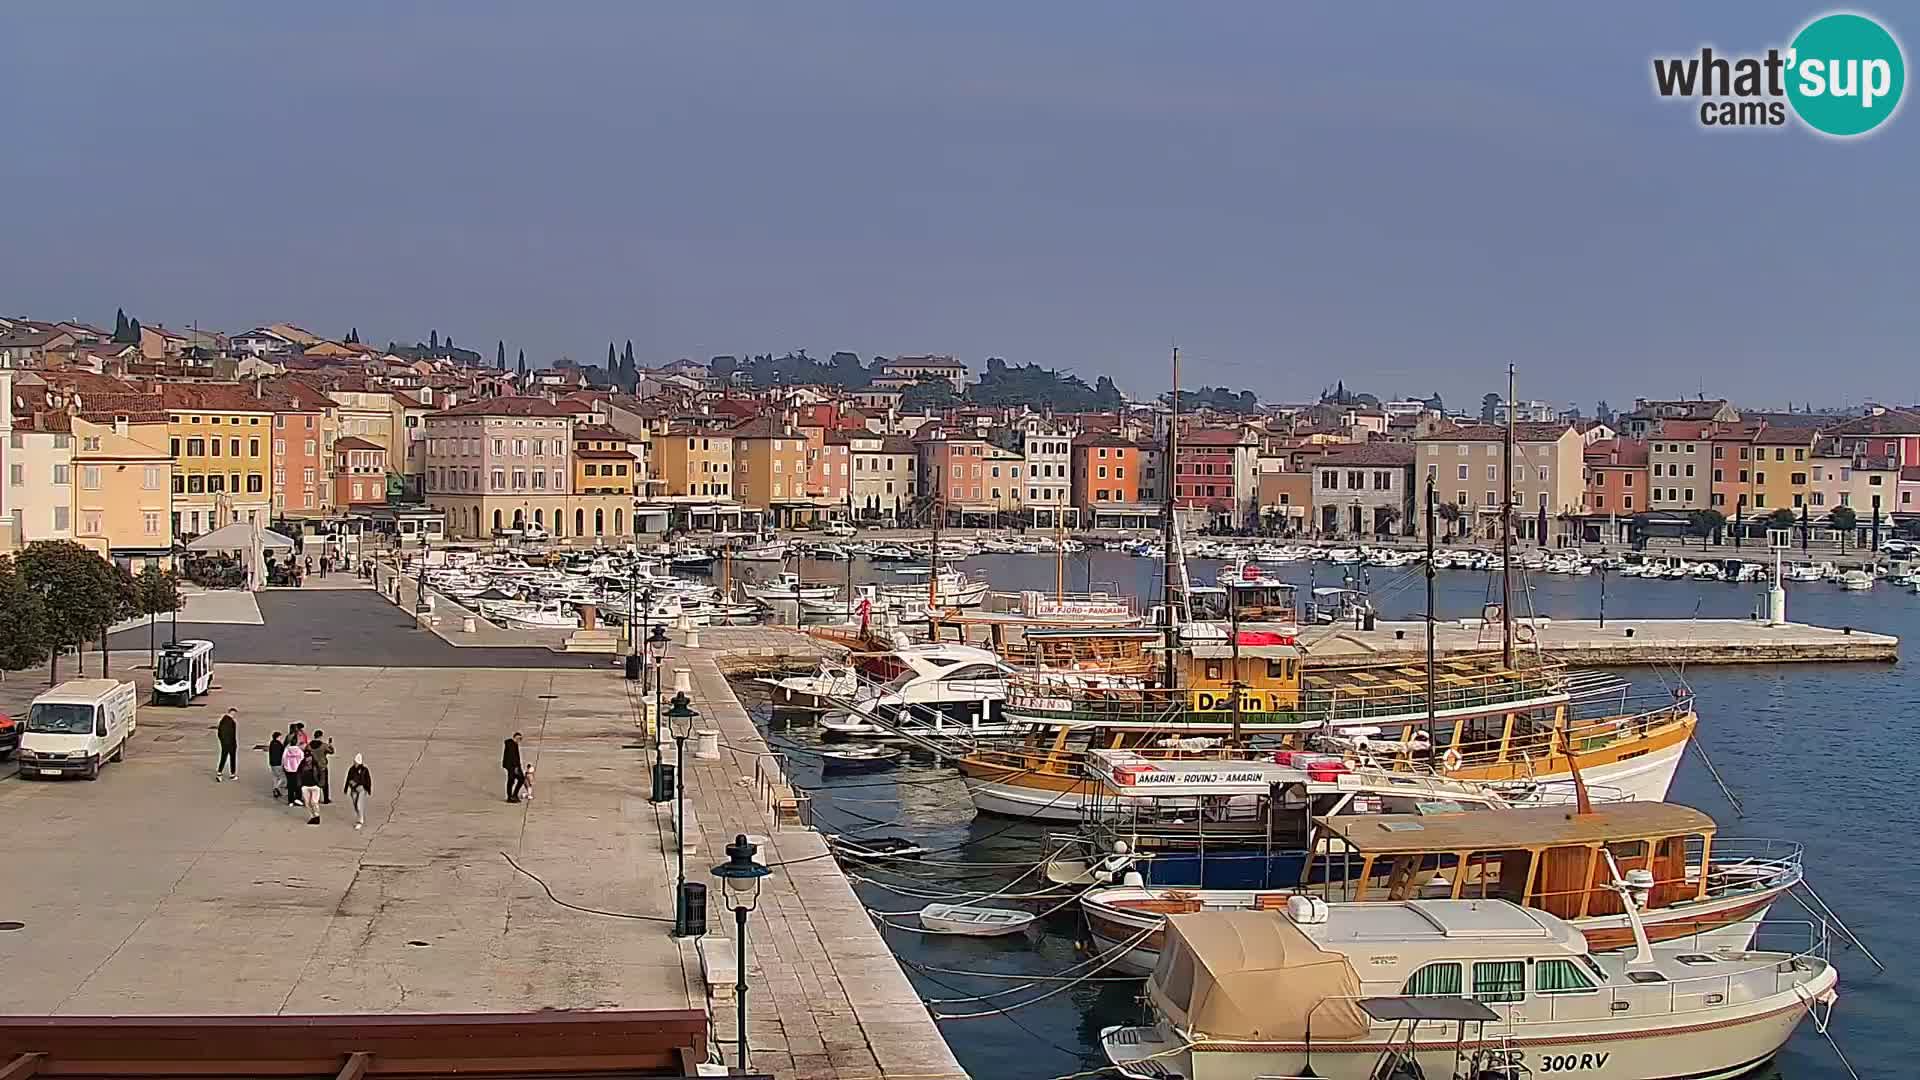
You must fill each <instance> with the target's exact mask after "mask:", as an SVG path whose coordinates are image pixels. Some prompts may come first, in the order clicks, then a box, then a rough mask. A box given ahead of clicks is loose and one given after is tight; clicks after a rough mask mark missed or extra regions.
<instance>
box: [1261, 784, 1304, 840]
mask: <svg viewBox="0 0 1920 1080" xmlns="http://www.w3.org/2000/svg"><path fill="white" fill-rule="evenodd" d="M1311 801H1312V800H1310V799H1309V798H1308V797H1307V785H1305V784H1275V785H1273V788H1272V789H1271V791H1270V792H1269V794H1268V798H1267V822H1268V832H1269V833H1270V834H1271V836H1272V841H1271V843H1272V844H1273V846H1275V847H1280V848H1304V847H1306V846H1307V839H1308V835H1309V831H1310V830H1311V828H1312V824H1313V823H1312V819H1311V818H1310V817H1309V816H1308V813H1307V809H1308V806H1309V805H1310V803H1311Z"/></svg>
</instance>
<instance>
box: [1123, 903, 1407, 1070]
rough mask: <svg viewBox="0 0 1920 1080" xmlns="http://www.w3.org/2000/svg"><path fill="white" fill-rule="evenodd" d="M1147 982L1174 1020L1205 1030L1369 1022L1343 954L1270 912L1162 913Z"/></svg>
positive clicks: (1349, 1032) (1249, 1034)
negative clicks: (1156, 960) (1162, 937)
mask: <svg viewBox="0 0 1920 1080" xmlns="http://www.w3.org/2000/svg"><path fill="white" fill-rule="evenodd" d="M1147 992H1148V994H1149V995H1150V996H1151V997H1152V998H1153V1002H1154V1004H1155V1005H1156V1006H1158V1007H1159V1009H1160V1011H1161V1012H1162V1013H1163V1014H1164V1015H1165V1016H1166V1017H1167V1019H1168V1020H1170V1021H1172V1022H1173V1023H1174V1025H1175V1026H1177V1027H1179V1028H1180V1029H1182V1030H1184V1031H1186V1032H1189V1033H1191V1034H1194V1035H1205V1036H1206V1037H1207V1038H1208V1039H1215V1040H1247V1041H1253V1042H1280V1041H1292V1040H1298V1039H1303V1038H1305V1037H1306V1036H1307V1034H1308V1032H1309V1031H1311V1032H1312V1034H1313V1035H1314V1037H1316V1038H1320V1039H1329V1040H1340V1039H1357V1038H1359V1037H1361V1036H1362V1035H1365V1034H1366V1033H1367V1032H1368V1030H1369V1029H1370V1028H1371V1026H1372V1025H1371V1024H1370V1023H1369V1021H1368V1020H1367V1015H1366V1013H1365V1012H1363V1011H1362V1010H1361V1008H1360V1006H1359V1003H1358V1000H1357V999H1358V998H1359V995H1360V979H1359V977H1358V976H1356V975H1355V974H1354V971H1353V967H1352V966H1351V965H1349V964H1348V963H1347V960H1346V958H1345V957H1343V956H1341V955H1340V954H1338V953H1332V952H1328V951H1326V950H1325V949H1322V948H1321V947H1320V946H1319V945H1316V944H1315V943H1314V942H1313V941H1312V940H1311V939H1309V938H1308V937H1307V935H1306V934H1304V933H1302V932H1301V930H1300V928H1299V927H1297V926H1295V925H1294V924H1293V922H1292V921H1291V920H1288V919H1285V918H1280V917H1278V916H1276V915H1275V914H1274V913H1273V912H1263V911H1211V912H1200V913H1196V914H1192V915H1173V916H1169V917H1168V919H1167V943H1166V946H1165V947H1164V948H1163V949H1161V951H1160V964H1159V966H1158V967H1157V968H1155V969H1154V973H1153V979H1152V981H1151V982H1149V983H1148V984H1147Z"/></svg>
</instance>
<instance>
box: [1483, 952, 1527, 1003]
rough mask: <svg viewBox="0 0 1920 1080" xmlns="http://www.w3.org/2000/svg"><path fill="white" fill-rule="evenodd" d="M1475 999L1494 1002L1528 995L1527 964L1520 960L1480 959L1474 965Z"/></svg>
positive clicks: (1517, 999)
mask: <svg viewBox="0 0 1920 1080" xmlns="http://www.w3.org/2000/svg"><path fill="white" fill-rule="evenodd" d="M1473 996H1474V998H1475V1000H1478V1001H1481V1002H1485V1003H1489V1004H1494V1003H1498V1002H1502V1001H1520V1000H1523V999H1525V998H1526V996H1527V965H1525V964H1523V963H1521V962H1520V961H1518V960H1480V961H1476V962H1475V963H1474V965H1473Z"/></svg>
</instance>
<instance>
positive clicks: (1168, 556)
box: [1160, 345, 1180, 690]
mask: <svg viewBox="0 0 1920 1080" xmlns="http://www.w3.org/2000/svg"><path fill="white" fill-rule="evenodd" d="M1179 478H1180V346H1178V345H1175V346H1174V347H1173V412H1172V415H1171V417H1170V418H1169V420H1168V423H1167V467H1166V484H1167V497H1166V502H1165V505H1164V506H1163V507H1162V509H1161V512H1160V513H1161V518H1160V544H1161V547H1162V548H1163V549H1164V550H1163V552H1162V556H1161V567H1160V577H1161V580H1162V583H1163V584H1162V588H1161V599H1160V602H1161V604H1162V606H1163V607H1164V608H1165V615H1164V616H1163V617H1164V619H1165V621H1166V626H1165V628H1164V631H1163V636H1164V637H1165V639H1166V640H1165V646H1166V653H1167V666H1166V679H1165V685H1166V687H1167V688H1168V689H1169V690H1171V689H1172V688H1173V685H1174V677H1173V632H1174V630H1173V610H1174V608H1173V605H1174V594H1175V589H1174V585H1173V564H1174V560H1175V558H1176V555H1175V554H1174V542H1173V541H1174V527H1173V514H1174V509H1175V507H1177V506H1178V505H1179V503H1178V501H1177V500H1176V499H1175V498H1174V492H1175V491H1177V490H1178V481H1179Z"/></svg>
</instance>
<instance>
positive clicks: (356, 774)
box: [347, 754, 373, 829]
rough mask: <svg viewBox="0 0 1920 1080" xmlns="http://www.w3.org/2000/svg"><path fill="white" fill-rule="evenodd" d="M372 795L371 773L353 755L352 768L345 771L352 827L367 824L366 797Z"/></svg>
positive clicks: (356, 755) (362, 762)
mask: <svg viewBox="0 0 1920 1080" xmlns="http://www.w3.org/2000/svg"><path fill="white" fill-rule="evenodd" d="M372 794H373V773H372V771H370V770H369V769H368V768H367V762H366V759H365V758H364V757H362V756H361V755H359V754H355V755H353V767H352V768H350V769H348V770H347V798H348V800H350V801H351V802H352V803H353V827H354V828H356V829H358V828H361V827H362V826H364V825H366V823H367V796H369V795H372Z"/></svg>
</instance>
